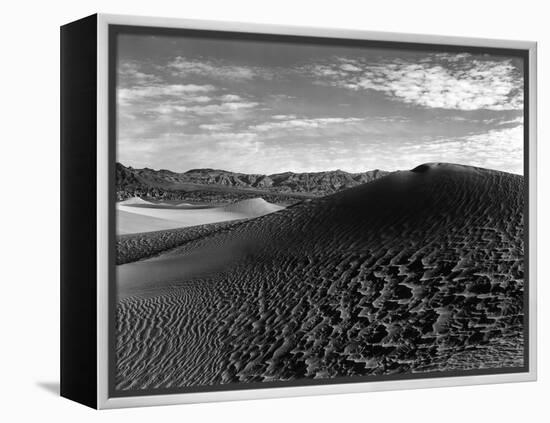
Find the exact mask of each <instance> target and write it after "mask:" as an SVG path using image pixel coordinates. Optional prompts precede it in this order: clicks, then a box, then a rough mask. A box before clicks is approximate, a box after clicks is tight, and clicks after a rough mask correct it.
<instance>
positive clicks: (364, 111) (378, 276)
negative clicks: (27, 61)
mask: <svg viewBox="0 0 550 423" xmlns="http://www.w3.org/2000/svg"><path fill="white" fill-rule="evenodd" d="M115 44H116V45H115V48H116V56H115V58H116V60H115V61H114V62H113V63H112V64H111V66H115V72H116V83H115V84H114V88H113V89H114V90H115V97H114V98H115V109H116V115H115V121H114V124H115V125H116V131H115V132H116V137H115V138H116V139H115V147H114V148H115V160H116V165H115V166H116V169H115V172H114V173H115V176H114V180H113V184H114V197H116V198H115V199H114V200H115V204H113V207H114V209H115V212H114V216H115V228H116V239H115V244H116V247H115V255H116V258H115V261H116V264H115V270H114V275H115V277H114V280H113V281H112V283H113V286H114V292H115V295H114V296H113V298H112V299H111V300H112V301H113V313H114V314H113V322H112V323H113V327H112V330H113V337H112V339H113V345H112V350H111V354H112V367H111V370H110V371H111V374H112V387H113V389H114V392H115V393H122V394H125V395H129V394H132V393H144V392H147V393H155V392H166V390H172V391H176V392H179V391H181V392H187V391H189V390H193V389H195V390H198V389H206V388H207V389H223V387H227V386H231V387H233V389H240V388H246V387H247V386H254V387H256V388H257V387H270V386H288V385H292V384H294V385H299V384H307V383H309V384H311V383H343V382H364V381H371V380H372V381H375V380H389V379H392V380H395V379H399V378H413V377H437V376H449V375H453V376H457V375H458V376H460V375H469V374H491V373H498V372H513V371H524V370H525V366H526V365H527V363H526V344H527V340H526V336H525V333H526V332H525V330H526V320H525V319H526V318H525V316H526V308H525V304H526V302H525V298H526V292H525V289H526V286H525V281H526V277H525V274H524V272H525V269H526V264H525V247H526V246H525V244H524V239H525V235H526V222H525V215H524V208H525V206H526V204H527V203H526V189H525V188H526V182H525V180H524V178H525V175H524V121H523V117H524V95H523V93H524V61H523V59H522V58H521V57H516V56H513V55H507V54H499V52H495V51H490V52H483V51H479V50H475V51H474V50H472V49H467V48H465V49H457V48H453V49H445V47H444V46H442V47H440V48H437V47H433V46H432V47H426V48H422V46H418V45H416V46H407V45H404V44H399V45H395V46H394V45H391V44H389V43H386V44H385V45H377V44H374V43H371V44H369V43H368V42H365V43H364V44H361V43H349V42H346V41H345V40H340V41H338V40H332V41H330V40H329V41H327V40H318V41H315V40H312V39H303V40H300V39H292V40H285V39H284V37H279V38H273V37H272V38H269V37H261V36H259V37H256V38H254V37H250V36H247V37H245V36H243V37H239V36H238V35H235V34H233V35H231V36H224V35H223V34H219V33H208V32H205V33H204V34H201V32H200V31H196V32H182V33H181V34H177V33H173V32H172V33H170V34H164V33H162V32H160V31H159V33H158V34H157V33H153V32H151V31H150V32H132V31H128V32H124V31H121V32H119V33H118V34H117V36H116V41H115ZM205 387H206V388H205Z"/></svg>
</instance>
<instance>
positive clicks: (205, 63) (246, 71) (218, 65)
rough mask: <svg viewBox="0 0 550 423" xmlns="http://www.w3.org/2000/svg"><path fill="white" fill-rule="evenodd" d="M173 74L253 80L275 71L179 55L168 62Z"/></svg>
mask: <svg viewBox="0 0 550 423" xmlns="http://www.w3.org/2000/svg"><path fill="white" fill-rule="evenodd" d="M168 68H169V69H171V71H172V74H173V75H175V76H178V77H185V76H188V75H200V76H202V77H210V78H215V79H222V80H223V79H230V80H251V79H254V78H265V79H271V78H273V76H274V73H273V71H271V70H268V69H265V68H262V67H259V66H243V65H232V64H228V63H225V62H222V61H220V60H213V59H202V60H199V59H190V58H186V57H183V56H178V57H176V58H175V59H173V60H172V61H170V62H169V63H168Z"/></svg>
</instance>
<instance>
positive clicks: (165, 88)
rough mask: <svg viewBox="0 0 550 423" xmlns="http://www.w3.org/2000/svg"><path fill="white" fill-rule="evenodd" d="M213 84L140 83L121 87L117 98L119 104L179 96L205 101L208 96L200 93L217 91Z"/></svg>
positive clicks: (185, 98)
mask: <svg viewBox="0 0 550 423" xmlns="http://www.w3.org/2000/svg"><path fill="white" fill-rule="evenodd" d="M215 90H216V88H215V87H214V86H213V85H210V84H206V85H195V84H187V85H183V84H156V85H140V86H133V87H131V88H119V89H118V90H117V98H118V102H119V104H123V105H125V104H128V103H130V102H133V101H143V100H155V101H157V102H159V101H162V98H163V97H164V98H168V97H177V98H179V99H182V100H187V101H199V102H202V101H205V100H206V99H208V97H204V96H201V95H198V94H202V93H208V92H212V91H215Z"/></svg>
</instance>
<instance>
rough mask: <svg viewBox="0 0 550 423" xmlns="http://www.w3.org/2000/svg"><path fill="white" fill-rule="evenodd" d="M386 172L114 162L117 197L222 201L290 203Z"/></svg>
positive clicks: (335, 190)
mask: <svg viewBox="0 0 550 423" xmlns="http://www.w3.org/2000/svg"><path fill="white" fill-rule="evenodd" d="M388 173H389V172H385V171H382V170H378V169H376V170H371V171H367V172H361V173H348V172H344V171H342V170H333V171H326V172H308V173H294V172H284V173H277V174H272V175H262V174H246V173H238V172H229V171H226V170H219V169H192V170H189V171H187V172H184V173H176V172H172V171H170V170H165V169H161V170H154V169H149V168H143V169H134V168H132V167H126V166H124V165H122V164H120V163H117V164H116V191H117V199H118V200H124V199H126V198H130V197H147V198H153V199H171V200H190V201H209V202H221V203H224V202H231V201H235V200H242V199H246V198H254V197H258V196H262V197H263V198H265V199H266V200H267V201H271V202H279V203H281V202H283V203H289V204H291V203H295V202H297V201H300V200H303V199H306V198H315V197H323V196H325V195H329V194H334V193H335V192H337V191H340V190H342V189H346V188H352V187H354V186H357V185H361V184H364V183H366V182H370V181H372V180H374V179H377V178H379V177H381V176H385V175H387V174H388Z"/></svg>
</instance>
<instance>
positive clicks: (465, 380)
mask: <svg viewBox="0 0 550 423" xmlns="http://www.w3.org/2000/svg"><path fill="white" fill-rule="evenodd" d="M97 17H98V19H97V277H98V280H97V407H98V408H100V409H106V408H122V407H138V406H152V405H172V404H190V403H199V402H214V401H234V400H247V399H263V398H282V397H297V396H308V395H324V394H344V393H359V392H373V391H387V390H401V389H420V388H436V387H450V386H464V385H481V384H493V383H507V382H528V381H535V380H536V379H537V321H536V320H537V319H536V317H537V297H536V271H537V239H536V227H537V220H536V219H537V210H536V207H537V201H536V196H537V154H536V152H537V90H536V87H537V79H536V78H537V69H536V67H537V43H536V42H533V41H512V40H496V39H482V38H463V37H450V36H436V35H421V34H400V33H390V32H371V31H359V30H349V29H329V28H314V27H297V26H282V25H281V26H279V25H264V24H252V23H240V22H223V21H204V20H188V19H174V18H157V17H145V16H125V15H106V14H98V15H97ZM109 25H133V26H148V27H155V26H158V27H171V28H187V29H202V30H213V31H236V32H249V33H264V34H277V35H301V36H310V37H328V38H348V39H365V40H373V41H397V42H410V43H429V44H447V45H461V46H473V47H475V46H479V47H488V48H492V47H494V48H510V49H523V50H529V111H530V114H529V122H528V124H529V153H530V154H529V254H530V257H529V258H530V262H529V281H528V284H529V366H530V367H529V372H525V373H508V374H496V375H477V376H455V377H444V378H427V379H404V380H399V381H380V382H357V383H343V384H331V385H314V386H295V387H283V388H261V389H242V390H228V391H214V392H198V393H181V394H160V395H143V396H128V397H115V398H110V397H109V396H108V393H109V386H108V384H109V374H108V364H109V359H108V358H109V349H108V345H109V339H108V333H109V331H108V329H109V322H108V314H109V313H108V311H109V310H108V291H109V289H108V282H109V268H108V264H109V260H108V259H109V257H108V254H109V236H108V229H109V225H108V223H109V222H108V216H109V209H108V206H109V198H108V193H109V184H108V170H109V168H108V157H109V148H108V140H109V136H108V135H109V134H108V121H109V119H108V26H109Z"/></svg>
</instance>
